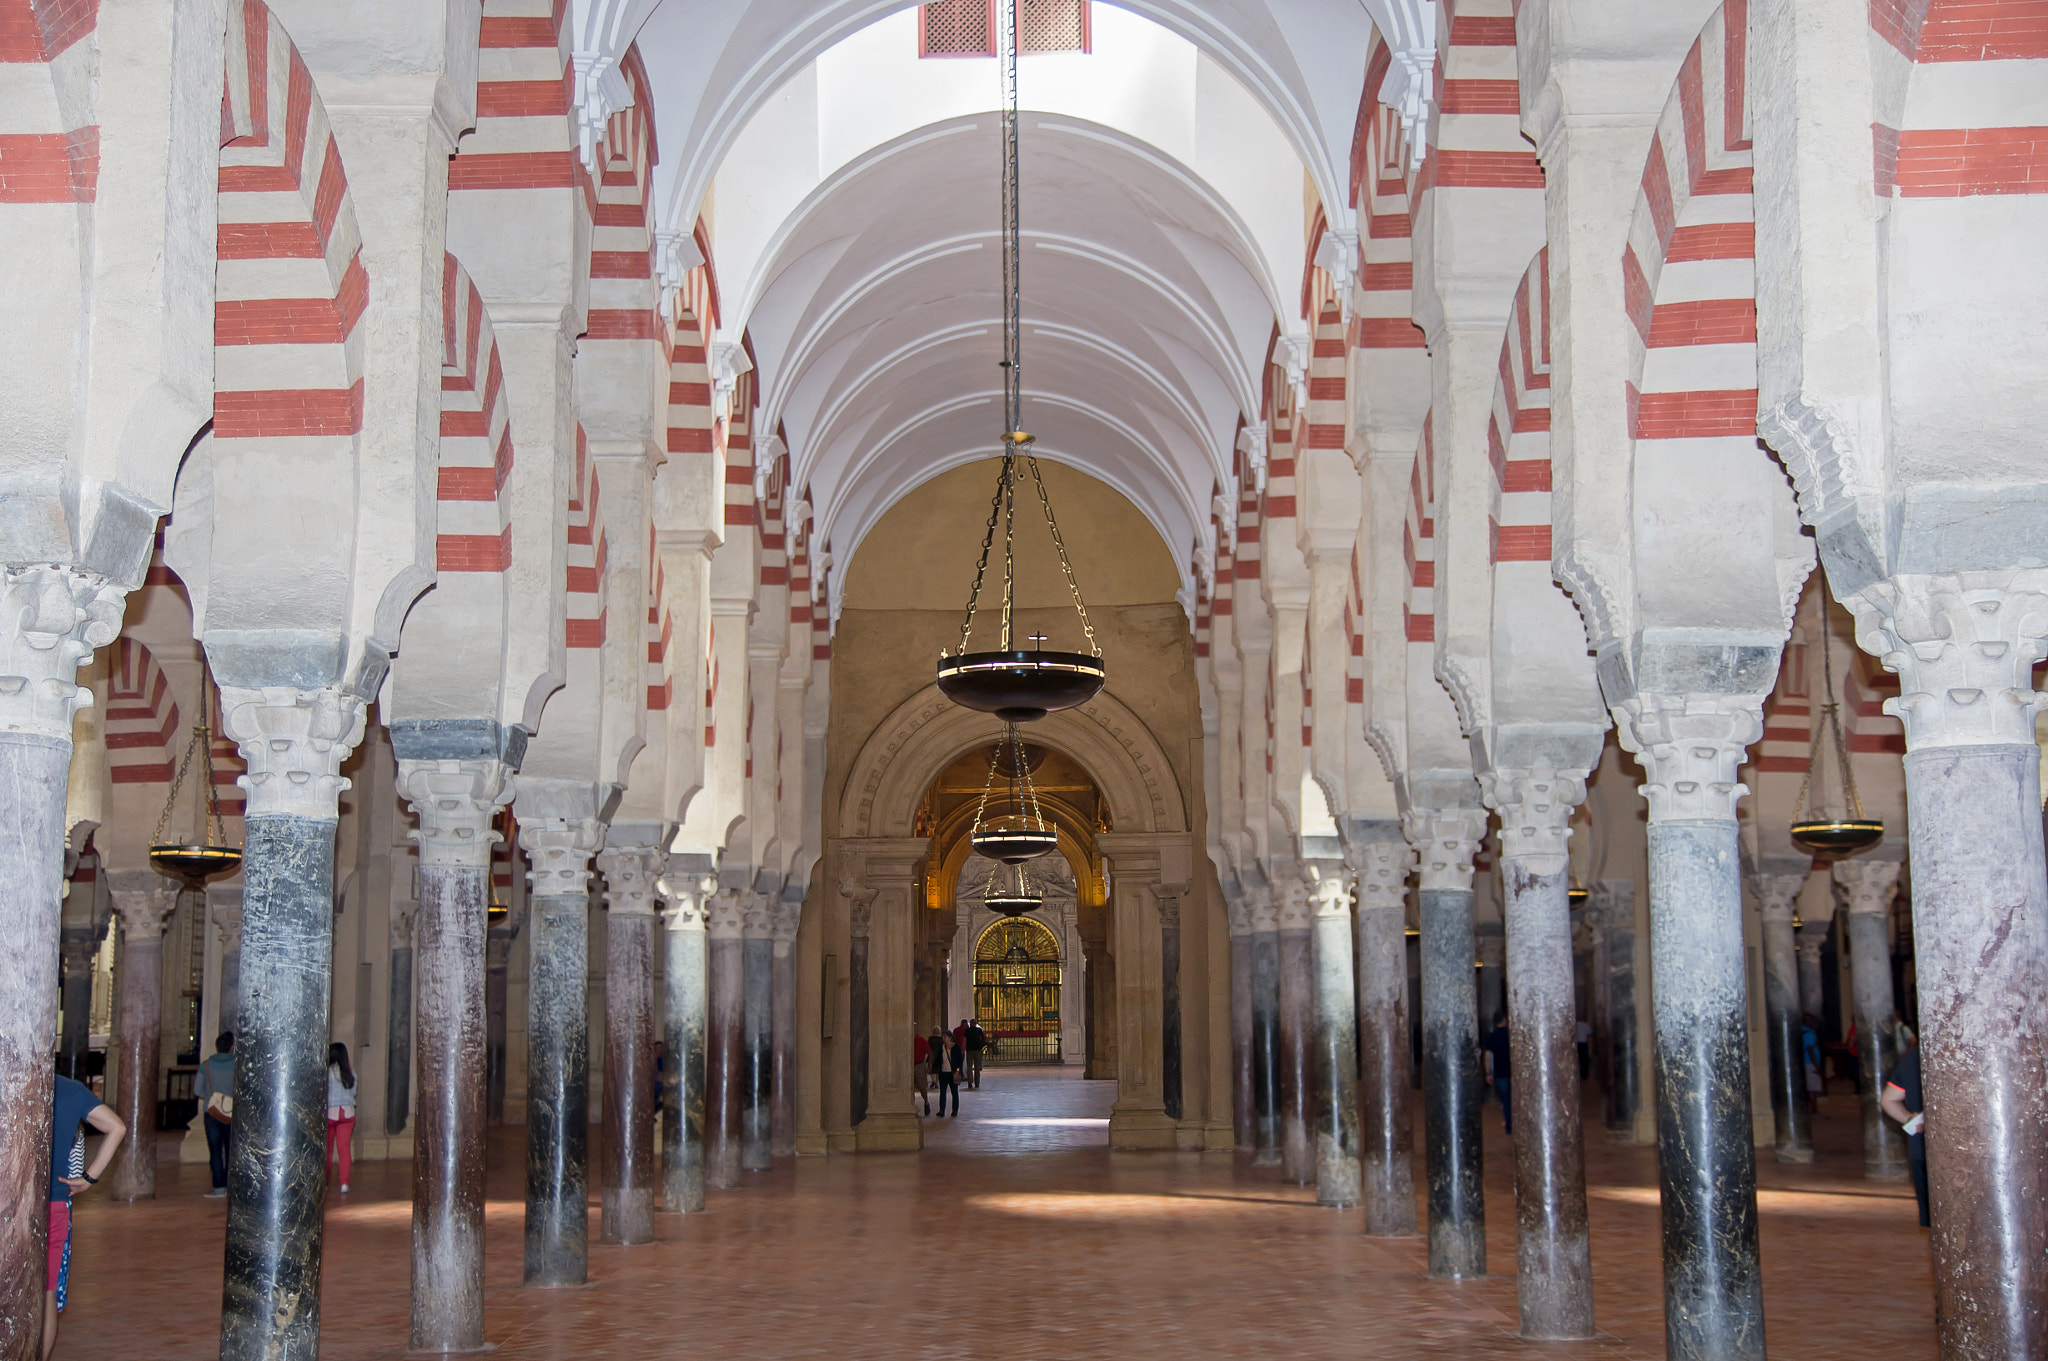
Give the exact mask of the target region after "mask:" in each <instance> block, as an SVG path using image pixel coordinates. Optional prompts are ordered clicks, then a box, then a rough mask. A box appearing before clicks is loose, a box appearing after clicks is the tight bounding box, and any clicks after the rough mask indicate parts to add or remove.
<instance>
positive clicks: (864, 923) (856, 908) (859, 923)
mask: <svg viewBox="0 0 2048 1361" xmlns="http://www.w3.org/2000/svg"><path fill="white" fill-rule="evenodd" d="M881 892H882V890H880V889H879V888H870V887H868V886H867V885H866V884H865V883H862V882H861V881H860V880H857V879H842V880H840V881H839V896H840V897H842V898H844V899H846V910H847V914H848V917H849V919H850V921H851V930H852V933H853V935H854V936H856V937H858V938H860V939H866V937H867V935H868V932H869V930H870V929H872V927H873V925H874V920H875V899H876V898H877V897H878V896H879V895H880V894H881Z"/></svg>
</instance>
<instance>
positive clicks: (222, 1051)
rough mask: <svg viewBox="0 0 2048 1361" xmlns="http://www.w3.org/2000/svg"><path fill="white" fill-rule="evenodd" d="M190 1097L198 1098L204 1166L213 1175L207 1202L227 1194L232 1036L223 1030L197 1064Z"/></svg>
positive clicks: (232, 1114)
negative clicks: (204, 1153) (204, 1057)
mask: <svg viewBox="0 0 2048 1361" xmlns="http://www.w3.org/2000/svg"><path fill="white" fill-rule="evenodd" d="M192 1095H193V1096H195V1097H197V1098H198V1099H199V1109H200V1110H201V1112H203V1114H202V1115H201V1116H200V1118H201V1119H202V1120H204V1121H205V1122H206V1164H207V1168H208V1170H210V1171H211V1172H212V1173H213V1189H212V1190H211V1191H208V1192H207V1193H206V1198H207V1199H208V1200H218V1199H220V1198H221V1197H222V1196H224V1195H226V1194H227V1193H228V1139H229V1133H230V1131H231V1129H232V1127H233V1124H234V1119H235V1035H234V1032H233V1031H231V1030H223V1031H221V1033H220V1038H219V1039H217V1040H215V1041H214V1042H213V1053H212V1054H210V1055H208V1056H207V1059H206V1062H204V1063H202V1064H200V1065H199V1072H198V1073H197V1074H195V1075H194V1076H193V1079H192Z"/></svg>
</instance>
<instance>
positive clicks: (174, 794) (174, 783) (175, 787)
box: [149, 723, 213, 846]
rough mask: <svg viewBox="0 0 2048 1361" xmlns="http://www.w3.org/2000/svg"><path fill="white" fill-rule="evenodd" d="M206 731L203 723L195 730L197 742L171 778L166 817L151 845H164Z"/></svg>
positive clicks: (188, 746) (159, 821)
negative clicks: (196, 748)
mask: <svg viewBox="0 0 2048 1361" xmlns="http://www.w3.org/2000/svg"><path fill="white" fill-rule="evenodd" d="M205 730H206V725H205V724H203V723H202V724H200V725H199V726H198V727H196V728H194V729H193V733H194V738H195V740H194V741H192V742H188V743H186V745H185V759H184V760H182V761H180V762H178V773H177V774H175V775H173V776H172V777H171V792H170V793H169V794H168V795H166V796H165V798H164V815H163V816H162V817H160V818H158V819H157V820H156V831H155V832H154V833H153V834H152V835H151V836H150V838H149V844H150V845H152V846H161V845H162V844H163V841H164V829H165V828H166V827H168V826H170V825H171V810H172V809H173V808H176V807H177V806H178V791H179V790H180V789H182V788H184V787H185V772H186V771H188V770H190V769H191V768H192V751H193V748H194V747H195V746H197V740H196V739H197V734H199V733H201V732H204V731H205ZM210 757H211V754H210V753H209V759H208V761H207V763H206V765H207V770H208V772H209V773H210V772H211V771H212V768H213V761H212V760H211V759H210Z"/></svg>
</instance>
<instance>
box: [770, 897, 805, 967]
mask: <svg viewBox="0 0 2048 1361" xmlns="http://www.w3.org/2000/svg"><path fill="white" fill-rule="evenodd" d="M803 923H804V904H803V899H801V898H799V899H797V900H795V901H794V902H791V901H788V900H786V899H784V900H778V901H777V902H776V904H775V910H774V936H775V953H776V954H778V955H780V954H787V953H788V952H789V949H790V947H791V946H793V945H795V944H796V933H797V931H798V930H799V929H800V928H801V927H802V926H803Z"/></svg>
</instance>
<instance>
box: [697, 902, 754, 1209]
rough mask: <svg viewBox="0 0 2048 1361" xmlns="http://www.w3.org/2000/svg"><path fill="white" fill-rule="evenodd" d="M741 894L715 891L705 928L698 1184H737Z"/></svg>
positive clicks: (742, 1078)
mask: <svg viewBox="0 0 2048 1361" xmlns="http://www.w3.org/2000/svg"><path fill="white" fill-rule="evenodd" d="M745 900H746V891H745V890H744V889H737V888H721V889H719V890H718V892H717V893H715V894H713V895H712V898H711V905H710V910H709V913H708V916H707V918H706V922H705V931H706V937H707V948H706V950H705V956H706V969H707V972H708V975H709V978H710V1008H709V1022H708V1025H707V1027H706V1030H705V1038H704V1184H705V1185H706V1186H709V1187H712V1188H714V1189H716V1190H720V1191H730V1190H733V1189H734V1188H735V1187H737V1186H738V1185H739V1184H740V1108H741V1106H743V1105H744V1104H745V1102H746V1090H745V1086H746V1043H745V1038H744V1036H743V1034H742V1031H743V1029H744V1027H745V1024H746V987H747V969H746V942H745V940H744V938H743V933H744V931H745V929H746V924H745V913H746V901H745Z"/></svg>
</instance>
